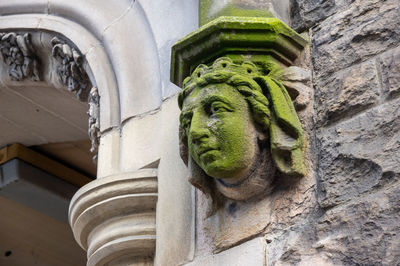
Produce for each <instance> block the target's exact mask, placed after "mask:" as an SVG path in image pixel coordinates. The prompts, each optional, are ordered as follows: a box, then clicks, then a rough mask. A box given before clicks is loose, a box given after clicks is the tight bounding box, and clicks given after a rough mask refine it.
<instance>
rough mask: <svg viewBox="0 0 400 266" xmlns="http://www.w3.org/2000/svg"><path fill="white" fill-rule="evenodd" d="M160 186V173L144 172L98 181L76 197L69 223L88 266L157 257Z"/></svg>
mask: <svg viewBox="0 0 400 266" xmlns="http://www.w3.org/2000/svg"><path fill="white" fill-rule="evenodd" d="M157 186H158V185H157V169H142V170H138V171H135V172H129V173H123V174H118V175H112V176H108V177H104V178H101V179H97V180H95V181H92V182H91V183H89V184H87V185H86V186H84V187H82V188H81V189H80V190H79V191H78V192H77V193H76V194H75V196H74V197H73V199H72V201H71V205H70V210H69V222H70V225H71V227H72V230H73V232H74V236H75V239H76V241H77V242H78V243H79V245H80V246H81V247H82V248H83V249H85V250H86V251H87V252H88V264H87V265H93V266H94V265H97V266H99V265H105V264H107V263H110V262H113V261H115V260H121V259H123V258H126V257H138V258H151V257H153V256H154V253H155V242H156V222H155V221H156V220H155V219H156V204H157V199H158V194H157V191H158V189H157ZM107 265H108V264H107Z"/></svg>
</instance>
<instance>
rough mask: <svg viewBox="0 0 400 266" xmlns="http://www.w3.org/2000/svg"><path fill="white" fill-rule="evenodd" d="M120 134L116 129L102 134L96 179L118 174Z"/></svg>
mask: <svg viewBox="0 0 400 266" xmlns="http://www.w3.org/2000/svg"><path fill="white" fill-rule="evenodd" d="M119 153H120V134H119V130H118V129H114V130H111V131H108V132H106V133H103V134H102V136H101V138H100V145H99V152H98V154H97V156H98V158H97V178H102V177H106V176H108V175H112V174H115V173H118V172H119V157H120V156H119Z"/></svg>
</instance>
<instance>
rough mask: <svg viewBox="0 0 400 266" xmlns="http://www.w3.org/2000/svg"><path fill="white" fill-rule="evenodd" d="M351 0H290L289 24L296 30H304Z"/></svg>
mask: <svg viewBox="0 0 400 266" xmlns="http://www.w3.org/2000/svg"><path fill="white" fill-rule="evenodd" d="M351 1H352V0H290V2H291V6H290V14H291V18H292V21H291V22H292V23H291V26H292V28H293V29H295V30H296V31H299V32H301V31H305V30H307V29H309V28H311V27H312V26H314V25H315V24H317V23H318V22H320V21H322V20H324V19H326V18H327V17H329V16H331V15H332V14H334V13H335V12H337V10H338V9H340V8H341V7H343V5H344V4H348V3H350V2H351Z"/></svg>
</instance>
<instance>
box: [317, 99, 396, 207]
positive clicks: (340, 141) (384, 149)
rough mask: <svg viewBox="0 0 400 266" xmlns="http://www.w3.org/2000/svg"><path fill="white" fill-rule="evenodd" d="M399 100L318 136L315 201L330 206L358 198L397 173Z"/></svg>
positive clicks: (323, 131)
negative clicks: (316, 191)
mask: <svg viewBox="0 0 400 266" xmlns="http://www.w3.org/2000/svg"><path fill="white" fill-rule="evenodd" d="M399 132H400V100H399V99H397V100H396V101H392V102H389V103H386V104H383V105H380V106H377V107H375V108H373V109H371V110H369V111H367V112H365V113H363V114H361V115H359V116H356V117H354V118H352V119H350V120H348V121H346V122H343V123H340V124H338V125H335V126H334V127H331V128H329V129H325V130H321V131H319V132H318V133H317V137H318V139H319V150H320V155H319V162H318V187H319V193H318V199H319V203H320V204H321V206H322V207H331V206H334V205H337V204H339V203H342V202H344V201H348V200H351V199H355V198H357V197H358V196H359V195H361V194H363V193H366V192H369V191H371V190H374V189H376V188H379V187H380V186H381V185H383V184H385V183H387V182H389V181H390V180H391V177H392V175H393V173H400V160H399V156H398V151H399V150H400V134H399Z"/></svg>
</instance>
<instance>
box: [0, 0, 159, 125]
mask: <svg viewBox="0 0 400 266" xmlns="http://www.w3.org/2000/svg"><path fill="white" fill-rule="evenodd" d="M108 5H109V1H105V0H101V1H95V2H94V1H93V2H92V1H91V2H89V1H84V2H82V1H56V0H54V1H47V0H46V1H45V0H39V1H32V2H31V3H30V4H29V5H27V4H26V2H25V3H24V1H21V0H17V1H13V2H8V3H6V2H5V3H0V10H1V11H0V12H1V15H2V16H1V17H0V25H1V28H0V30H3V31H4V30H6V31H11V30H14V29H26V30H35V31H50V32H55V33H59V34H62V35H64V36H65V37H66V38H68V39H69V40H71V42H72V43H74V44H75V45H76V47H77V48H78V49H79V50H80V51H81V53H82V54H83V55H84V56H85V58H86V62H87V64H88V66H89V67H88V68H87V69H90V71H88V72H89V73H88V74H89V77H90V79H91V82H92V84H93V85H94V86H97V88H98V90H99V94H100V130H101V131H102V132H103V131H106V130H109V129H111V128H115V127H119V125H120V124H121V123H122V122H123V121H124V120H126V119H128V118H130V117H133V116H136V115H139V114H142V113H146V112H148V111H151V110H154V109H156V108H158V107H159V106H160V104H161V100H162V93H161V82H160V73H159V62H158V57H157V50H156V44H155V41H154V38H153V35H152V31H151V27H150V24H149V22H148V21H147V18H146V15H145V13H144V11H143V9H142V8H141V6H140V4H139V2H137V1H133V0H132V1H118V2H116V3H113V8H112V9H110V8H108ZM121 36H123V37H122V38H121ZM127 58H132V60H127ZM99 62H101V63H100V64H99ZM138 99H140V101H139V100H138Z"/></svg>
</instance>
